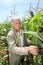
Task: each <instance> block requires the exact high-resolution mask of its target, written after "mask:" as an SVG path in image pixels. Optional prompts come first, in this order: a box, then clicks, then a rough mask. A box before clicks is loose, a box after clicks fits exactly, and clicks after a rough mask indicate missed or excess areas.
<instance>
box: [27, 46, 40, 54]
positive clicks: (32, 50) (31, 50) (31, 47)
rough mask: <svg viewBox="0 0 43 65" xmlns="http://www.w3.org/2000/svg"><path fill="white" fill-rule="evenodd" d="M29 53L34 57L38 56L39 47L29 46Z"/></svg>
mask: <svg viewBox="0 0 43 65" xmlns="http://www.w3.org/2000/svg"><path fill="white" fill-rule="evenodd" d="M27 50H28V52H29V53H30V54H33V55H38V51H39V50H38V47H37V46H29V47H28V48H27Z"/></svg>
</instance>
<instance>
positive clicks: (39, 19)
mask: <svg viewBox="0 0 43 65" xmlns="http://www.w3.org/2000/svg"><path fill="white" fill-rule="evenodd" d="M30 14H31V17H30V18H29V17H28V18H24V19H22V22H21V28H22V29H23V30H24V33H25V36H26V38H28V39H30V40H31V41H32V45H37V46H38V47H39V55H38V56H33V55H29V56H28V57H26V61H25V62H23V65H43V9H42V10H40V11H39V12H38V13H36V14H35V15H34V12H33V11H31V12H30ZM28 15H29V14H28ZM10 30H11V24H10V23H9V22H8V21H7V20H6V21H4V23H2V24H0V65H8V59H7V60H6V61H5V59H6V58H5V59H3V58H4V57H5V56H6V54H5V55H4V54H3V53H4V52H3V53H2V51H3V50H7V49H8V44H7V41H6V36H7V33H8V32H9V31H10ZM7 54H8V52H7Z"/></svg>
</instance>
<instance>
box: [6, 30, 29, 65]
mask: <svg viewBox="0 0 43 65" xmlns="http://www.w3.org/2000/svg"><path fill="white" fill-rule="evenodd" d="M16 38H17V32H16V31H15V30H11V31H10V32H9V33H8V35H7V41H8V45H9V61H10V65H15V62H16V60H17V59H19V55H21V56H22V55H28V52H27V49H26V48H27V47H23V45H24V43H23V44H22V42H23V41H22V42H21V43H20V40H21V39H22V38H23V36H20V40H19V41H18V44H19V45H21V44H22V45H21V47H20V46H19V47H18V46H16V44H15V41H16ZM22 40H23V39H22Z"/></svg>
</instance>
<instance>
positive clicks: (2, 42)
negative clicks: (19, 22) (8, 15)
mask: <svg viewBox="0 0 43 65" xmlns="http://www.w3.org/2000/svg"><path fill="white" fill-rule="evenodd" d="M10 29H11V24H10V23H9V22H8V21H7V20H6V21H4V22H3V23H2V24H0V65H8V51H7V49H8V43H7V41H6V36H7V33H8V32H9V31H10ZM5 51H6V52H5Z"/></svg>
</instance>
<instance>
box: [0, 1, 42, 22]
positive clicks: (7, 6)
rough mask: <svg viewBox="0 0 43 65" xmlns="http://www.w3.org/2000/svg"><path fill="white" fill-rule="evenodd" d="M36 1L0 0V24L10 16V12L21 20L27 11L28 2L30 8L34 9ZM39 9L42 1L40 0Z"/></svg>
mask: <svg viewBox="0 0 43 65" xmlns="http://www.w3.org/2000/svg"><path fill="white" fill-rule="evenodd" d="M37 1H38V0H0V23H1V22H3V21H4V20H6V18H7V17H8V16H10V15H11V11H14V6H15V11H16V12H17V15H18V16H20V17H21V18H22V17H23V16H24V14H25V12H26V11H27V10H28V9H29V6H30V2H31V5H32V7H34V8H35V7H36V5H37ZM39 7H40V8H43V0H40V5H39Z"/></svg>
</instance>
